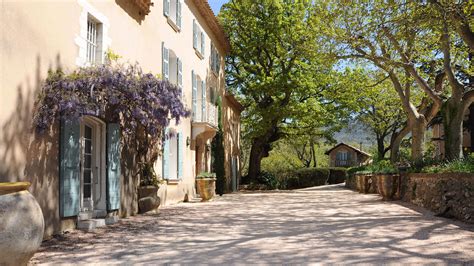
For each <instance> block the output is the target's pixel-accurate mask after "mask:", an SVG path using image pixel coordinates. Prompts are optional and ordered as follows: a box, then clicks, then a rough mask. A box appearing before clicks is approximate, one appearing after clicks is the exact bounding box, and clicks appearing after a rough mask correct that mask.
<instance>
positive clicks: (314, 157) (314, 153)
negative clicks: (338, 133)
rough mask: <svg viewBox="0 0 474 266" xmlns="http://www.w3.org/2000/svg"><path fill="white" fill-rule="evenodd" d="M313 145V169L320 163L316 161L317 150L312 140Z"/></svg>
mask: <svg viewBox="0 0 474 266" xmlns="http://www.w3.org/2000/svg"><path fill="white" fill-rule="evenodd" d="M310 143H311V158H312V159H313V160H312V161H313V167H317V166H318V162H317V161H316V149H315V148H314V145H315V144H314V141H313V140H311V141H310Z"/></svg>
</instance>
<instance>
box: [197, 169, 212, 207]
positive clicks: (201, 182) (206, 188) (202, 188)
mask: <svg viewBox="0 0 474 266" xmlns="http://www.w3.org/2000/svg"><path fill="white" fill-rule="evenodd" d="M196 187H197V191H198V193H199V195H200V196H201V199H202V200H201V201H208V200H210V199H212V198H213V197H214V195H215V194H216V174H215V173H208V172H202V173H200V174H198V175H197V176H196Z"/></svg>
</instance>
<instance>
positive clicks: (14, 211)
mask: <svg viewBox="0 0 474 266" xmlns="http://www.w3.org/2000/svg"><path fill="white" fill-rule="evenodd" d="M29 187H30V183H29V182H13V183H0V265H26V264H27V262H28V261H29V260H30V258H31V257H32V256H33V255H34V254H35V252H36V250H37V249H38V248H39V247H40V245H41V241H42V240H43V233H44V218H43V212H42V211H41V207H40V206H39V204H38V202H37V201H36V199H35V198H34V197H33V196H32V195H31V194H30V193H29V192H28V188H29Z"/></svg>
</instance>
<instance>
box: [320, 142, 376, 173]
mask: <svg viewBox="0 0 474 266" xmlns="http://www.w3.org/2000/svg"><path fill="white" fill-rule="evenodd" d="M326 155H328V156H329V166H330V167H353V166H361V165H365V164H367V163H369V161H370V158H371V157H372V156H371V155H370V154H368V153H366V152H364V151H362V150H360V149H357V148H356V147H353V146H351V145H348V144H345V143H342V142H341V143H339V144H337V145H336V146H334V147H333V148H331V149H330V150H328V151H327V152H326Z"/></svg>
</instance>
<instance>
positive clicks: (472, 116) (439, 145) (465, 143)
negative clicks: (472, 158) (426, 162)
mask: <svg viewBox="0 0 474 266" xmlns="http://www.w3.org/2000/svg"><path fill="white" fill-rule="evenodd" d="M431 128H432V131H433V137H432V138H431V141H432V142H433V143H434V145H435V149H436V150H435V154H434V156H435V158H437V159H443V158H444V155H445V148H444V128H443V124H442V123H441V121H439V122H437V123H433V125H432V126H431ZM473 140H474V104H473V105H471V106H470V108H469V109H468V110H466V113H465V114H464V121H463V138H462V151H463V153H464V154H465V155H467V154H469V153H474V141H473Z"/></svg>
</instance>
